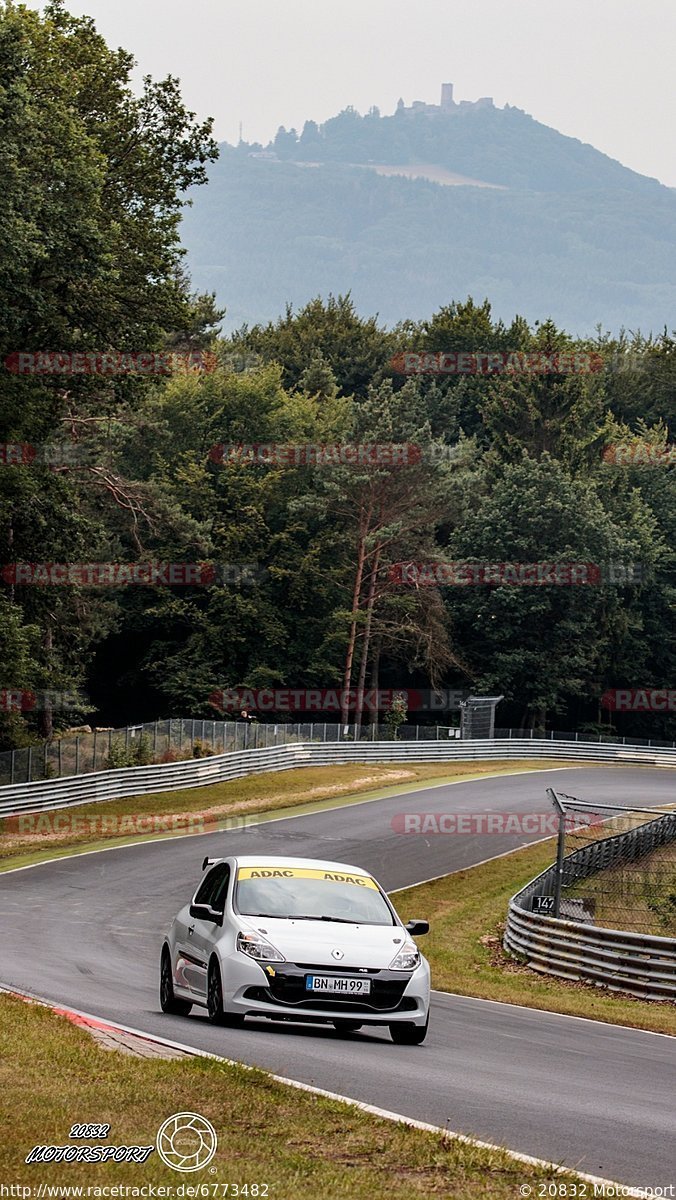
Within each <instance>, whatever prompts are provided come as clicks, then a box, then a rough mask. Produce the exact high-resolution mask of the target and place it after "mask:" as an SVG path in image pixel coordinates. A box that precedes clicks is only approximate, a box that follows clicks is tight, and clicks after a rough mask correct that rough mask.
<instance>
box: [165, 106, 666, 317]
mask: <svg viewBox="0 0 676 1200" xmlns="http://www.w3.org/2000/svg"><path fill="white" fill-rule="evenodd" d="M421 164H422V166H421ZM379 166H382V167H390V168H392V167H394V168H397V167H400V168H402V169H407V168H408V169H409V170H411V169H414V168H416V167H417V168H418V169H419V170H420V171H426V172H427V173H430V172H429V168H430V167H435V168H437V169H438V170H439V171H440V172H441V175H442V176H443V175H444V173H445V172H451V173H453V174H455V175H456V176H464V177H470V178H472V179H474V180H477V181H482V182H483V183H485V184H489V185H492V186H485V187H480V186H469V185H461V186H448V185H446V184H442V183H433V182H429V181H428V180H426V179H410V178H404V177H402V176H398V175H392V174H388V175H381V174H378V173H377V168H378V167H379ZM675 230H676V191H674V190H672V189H670V188H666V187H664V186H662V185H661V184H660V183H658V182H657V181H656V180H654V179H647V178H645V177H644V176H641V175H638V174H637V173H636V172H634V171H630V170H628V169H627V168H626V167H623V166H622V165H621V164H620V163H618V162H615V161H614V160H613V159H611V158H608V157H607V156H606V155H604V154H601V153H600V152H599V151H597V150H595V149H594V148H593V147H591V146H588V145H584V144H583V143H581V142H579V141H577V140H575V139H573V138H569V137H564V136H563V135H561V134H559V133H557V132H556V131H555V130H553V129H550V128H548V127H547V126H545V125H541V124H540V123H539V122H537V121H535V120H533V119H532V118H531V117H529V116H527V115H526V114H525V113H523V112H521V111H520V110H519V109H515V108H510V107H509V106H508V107H507V108H505V109H497V108H494V107H492V106H487V107H472V106H467V107H466V108H459V109H458V110H457V111H456V112H453V113H451V114H448V115H447V114H442V113H439V114H438V115H431V116H430V115H425V114H419V113H415V112H411V111H410V110H407V111H405V112H399V113H397V114H395V115H394V116H391V117H380V116H379V115H378V114H377V113H376V112H372V113H370V114H369V115H367V116H365V117H360V116H359V114H357V113H355V112H354V111H352V110H347V111H346V112H344V113H341V114H340V115H339V116H337V117H335V118H332V119H331V120H329V121H327V122H326V123H325V125H323V126H319V127H318V126H316V125H315V124H314V123H313V122H307V123H306V125H305V128H304V130H303V132H302V134H301V136H300V137H298V136H297V135H296V134H295V132H294V131H290V132H288V131H286V130H280V132H279V133H278V135H277V137H276V139H275V141H274V143H272V144H271V145H270V146H269V147H267V148H266V149H265V150H264V149H263V147H261V146H259V145H254V146H251V145H248V144H246V143H243V144H240V145H239V146H238V147H236V148H235V147H231V146H228V145H227V144H226V145H223V146H222V147H221V157H220V160H219V161H218V163H216V164H215V165H214V166H213V167H212V168H211V171H210V185H209V187H208V188H203V189H200V191H199V192H198V193H197V194H196V195H195V198H194V207H193V208H192V209H190V210H189V211H188V213H187V215H186V217H185V220H184V225H183V239H184V242H185V244H186V246H187V248H188V255H189V257H188V262H189V267H190V270H191V272H192V276H193V280H194V282H195V284H196V285H197V286H198V287H200V288H206V289H210V290H211V289H213V290H215V291H216V293H217V296H218V300H219V302H220V303H221V304H222V305H225V306H226V307H227V310H228V315H227V322H226V325H227V328H230V329H232V328H234V327H237V326H238V325H240V324H241V323H242V322H244V321H247V322H249V323H251V322H254V321H260V320H265V319H268V318H273V317H275V316H276V315H277V314H278V313H279V312H280V311H282V310H283V308H284V306H285V304H286V303H287V302H289V301H290V302H292V303H293V304H294V305H302V304H303V303H304V302H305V301H307V300H308V299H309V298H311V297H312V296H315V295H317V294H319V293H321V294H324V295H326V294H327V293H329V292H333V293H334V294H335V293H339V292H347V291H351V293H352V296H353V298H354V300H355V303H356V305H357V307H358V309H359V310H361V311H362V312H364V313H367V312H368V313H371V312H378V313H379V314H380V316H381V318H382V320H384V321H385V322H386V323H388V324H393V323H395V322H396V321H398V320H400V319H403V318H405V317H410V316H412V315H415V316H417V317H424V316H428V315H429V314H430V313H431V312H432V311H433V310H434V309H437V308H439V307H440V306H441V305H442V304H445V303H448V302H449V301H450V300H451V299H461V298H464V297H465V296H466V295H468V294H471V295H473V296H475V297H476V298H479V299H481V298H483V297H484V296H488V297H489V298H490V300H491V302H492V305H493V311H494V313H495V314H496V315H497V316H501V317H503V318H505V319H507V320H508V319H511V318H512V317H513V315H514V314H515V313H517V312H518V313H520V314H522V315H523V316H525V317H526V318H528V319H529V320H535V319H536V318H539V319H542V316H543V314H548V315H550V316H552V317H553V318H554V319H555V320H556V322H557V323H558V324H561V325H564V326H565V327H566V328H568V329H569V330H570V331H571V332H572V333H576V334H585V333H590V332H591V331H592V330H593V328H594V327H595V325H596V324H597V323H602V324H603V325H604V327H607V328H610V329H612V330H614V331H617V330H618V329H619V328H620V327H621V326H624V327H626V328H628V329H631V330H636V329H639V328H640V329H641V330H642V331H643V332H649V331H650V330H653V331H655V332H659V331H661V330H662V329H663V327H664V326H665V325H670V324H673V313H674V311H676V282H674V281H675V280H676V239H675V237H674V233H675Z"/></svg>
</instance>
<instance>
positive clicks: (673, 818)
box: [504, 814, 676, 1001]
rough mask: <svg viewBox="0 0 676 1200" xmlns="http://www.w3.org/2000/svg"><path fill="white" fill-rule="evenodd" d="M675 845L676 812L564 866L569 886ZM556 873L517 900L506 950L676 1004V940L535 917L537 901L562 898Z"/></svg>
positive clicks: (563, 973) (547, 969)
mask: <svg viewBox="0 0 676 1200" xmlns="http://www.w3.org/2000/svg"><path fill="white" fill-rule="evenodd" d="M674 839H676V814H674V815H671V814H666V815H664V816H662V817H659V818H657V819H655V820H654V821H649V822H648V823H646V824H645V825H641V826H639V827H638V828H636V829H630V830H627V831H625V832H624V833H619V834H614V835H612V836H610V837H608V838H603V839H600V840H599V841H597V842H593V843H591V844H590V845H588V846H585V847H584V848H583V849H582V850H577V851H575V852H574V853H573V854H569V855H568V856H567V857H566V858H565V859H564V860H563V879H564V882H565V883H571V882H573V881H575V880H577V879H585V878H588V877H589V876H590V875H591V874H595V873H596V872H598V871H601V870H606V869H608V868H609V867H612V866H613V865H614V864H615V863H616V862H618V861H624V862H626V861H627V860H629V859H632V858H633V859H638V858H641V857H643V855H645V854H649V853H650V852H651V851H653V850H654V849H656V848H657V847H659V846H663V845H665V844H667V843H668V842H671V841H673V840H674ZM556 871H557V867H556V864H554V865H553V866H551V867H548V868H547V870H546V871H543V872H542V873H541V874H540V875H538V876H536V878H535V879H532V880H531V881H530V883H528V884H527V885H526V887H524V888H522V889H521V891H520V892H517V893H516V895H515V896H512V899H511V900H510V902H509V908H508V912H507V924H506V928H505V935H504V945H505V949H506V950H509V951H510V952H511V953H512V954H516V955H518V956H519V957H520V958H523V959H525V960H526V962H527V963H528V965H529V966H530V967H533V968H534V969H535V970H536V971H542V972H544V973H546V974H548V975H557V976H560V977H562V978H564V979H576V980H580V979H582V980H587V981H589V982H592V983H596V984H600V985H602V986H604V987H607V988H610V989H612V990H615V991H624V992H632V993H633V994H634V995H636V996H641V997H643V998H644V999H647V1000H664V999H669V1000H674V1001H676V938H670V937H658V936H656V935H652V934H643V933H629V932H627V931H626V930H619V929H606V928H604V927H603V926H600V925H591V924H589V923H588V922H586V921H585V922H582V921H572V920H566V919H565V918H563V917H559V918H556V917H546V916H543V915H541V914H539V913H534V912H531V911H530V909H531V906H532V900H533V897H535V896H546V895H551V894H552V893H553V892H554V889H555V885H556ZM566 903H568V904H571V903H572V902H571V901H568V902H566V901H565V900H562V901H561V907H562V911H563V908H564V905H565V904H566Z"/></svg>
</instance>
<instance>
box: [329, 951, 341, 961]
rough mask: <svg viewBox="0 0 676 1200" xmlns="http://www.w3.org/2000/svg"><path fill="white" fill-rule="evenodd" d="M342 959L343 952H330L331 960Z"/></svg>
mask: <svg viewBox="0 0 676 1200" xmlns="http://www.w3.org/2000/svg"><path fill="white" fill-rule="evenodd" d="M343 957H344V955H343V951H342V950H332V951H331V958H338V959H340V958H343Z"/></svg>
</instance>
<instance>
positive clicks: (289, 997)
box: [245, 963, 416, 1012]
mask: <svg viewBox="0 0 676 1200" xmlns="http://www.w3.org/2000/svg"><path fill="white" fill-rule="evenodd" d="M308 974H318V975H353V976H357V977H363V976H364V975H367V976H368V978H369V979H370V980H371V992H370V994H369V995H368V996H359V997H354V996H351V997H349V996H345V995H343V994H342V993H340V992H337V993H335V994H332V995H331V996H330V997H328V996H327V995H326V993H324V995H323V996H322V998H321V999H320V995H321V993H320V994H317V995H313V994H312V993H310V992H308V991H306V988H305V976H306V975H308ZM409 978H410V976H409V975H408V974H406V975H404V974H403V973H402V972H401V971H379V970H368V971H361V970H358V969H356V968H354V967H346V968H344V969H343V968H340V969H336V970H332V969H331V968H330V967H326V966H319V967H318V966H314V965H311V964H309V963H284V965H283V966H281V967H277V966H276V967H275V974H274V975H272V976H269V979H268V987H251V988H248V989H247V991H246V992H245V996H246V997H248V998H249V999H251V1000H254V999H255V1000H265V1001H267V1002H268V1003H269V1002H270V1001H272V1002H273V1003H277V1004H283V1005H285V1006H288V1007H293V1008H298V1009H301V1010H302V1009H304V1008H314V1009H317V1010H319V1011H322V1012H335V1010H336V1008H340V1009H341V1010H343V1009H344V1010H345V1011H346V1012H359V1011H361V1012H363V1011H364V1009H372V1010H373V1011H374V1012H393V1011H394V1010H395V1009H396V1010H399V1011H403V1010H408V1009H409V1008H415V1007H416V1004H415V1000H413V999H411V998H406V1000H404V991H405V990H406V985H407V984H408V981H409ZM254 993H255V994H254Z"/></svg>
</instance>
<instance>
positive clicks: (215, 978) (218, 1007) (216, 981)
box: [207, 958, 244, 1028]
mask: <svg viewBox="0 0 676 1200" xmlns="http://www.w3.org/2000/svg"><path fill="white" fill-rule="evenodd" d="M207 1012H208V1014H209V1020H210V1021H211V1024H212V1025H230V1026H231V1027H234V1028H239V1027H240V1026H242V1025H243V1024H244V1017H242V1016H240V1014H239V1013H228V1012H225V1011H224V1009H223V982H222V979H221V968H220V965H219V962H218V959H217V958H212V960H211V962H210V963H209V970H208V973H207Z"/></svg>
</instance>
